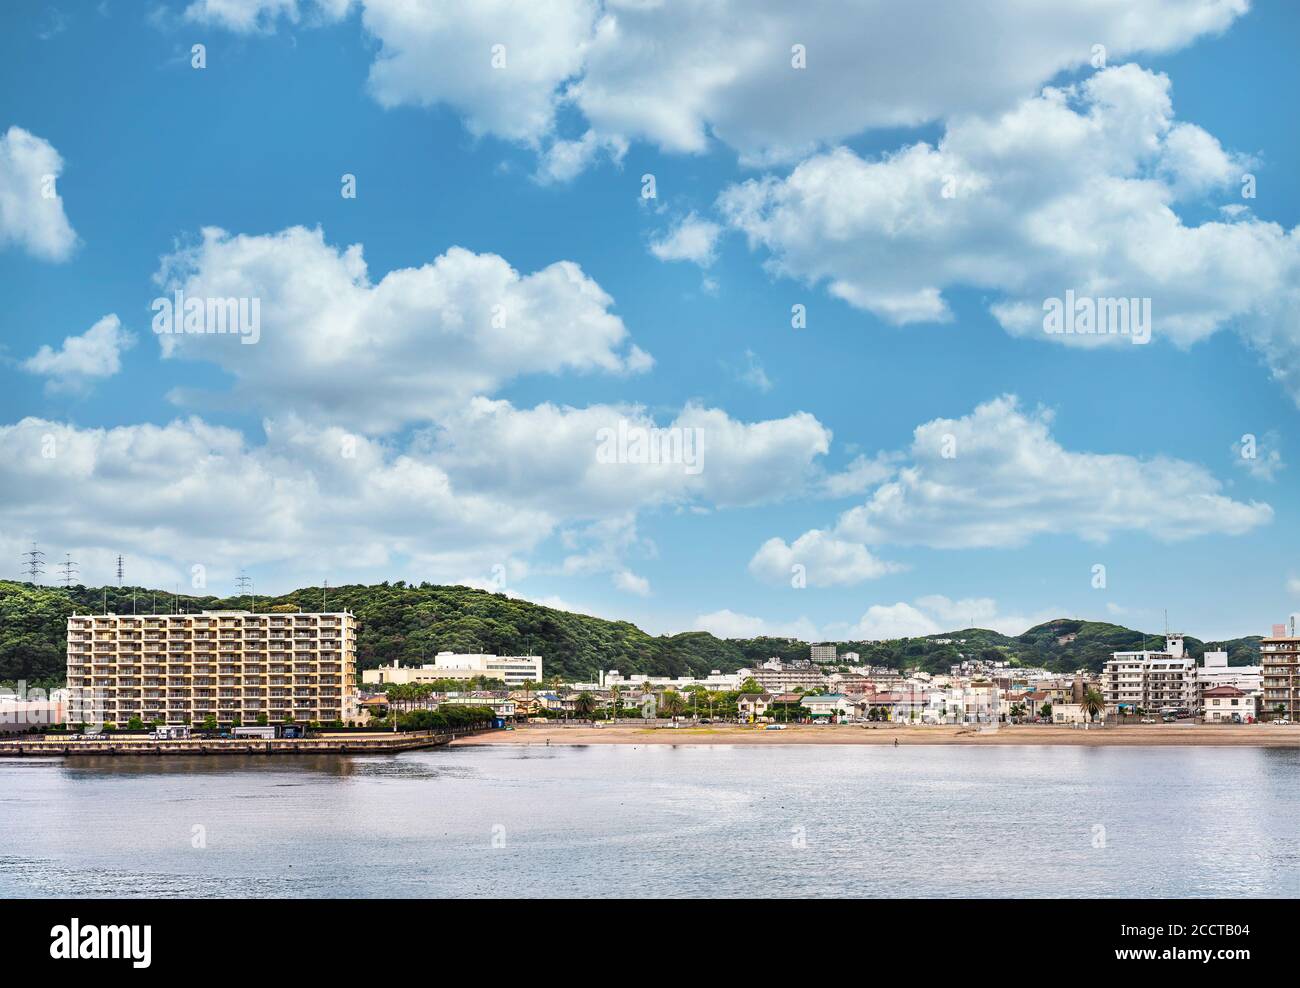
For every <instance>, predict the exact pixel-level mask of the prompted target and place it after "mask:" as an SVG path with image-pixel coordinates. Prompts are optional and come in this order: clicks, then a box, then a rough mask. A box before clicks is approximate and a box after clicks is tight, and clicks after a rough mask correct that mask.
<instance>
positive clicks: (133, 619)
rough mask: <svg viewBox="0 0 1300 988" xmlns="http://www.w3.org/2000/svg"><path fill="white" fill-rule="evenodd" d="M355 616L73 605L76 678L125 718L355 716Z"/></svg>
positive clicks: (73, 683)
mask: <svg viewBox="0 0 1300 988" xmlns="http://www.w3.org/2000/svg"><path fill="white" fill-rule="evenodd" d="M356 665H357V620H356V618H355V617H354V616H353V615H352V614H351V613H349V612H346V611H344V612H339V613H331V614H274V613H273V614H251V613H249V612H248V611H203V612H202V613H201V614H142V615H135V614H94V615H84V614H74V615H73V616H72V617H70V618H68V687H69V688H70V689H74V690H81V691H93V693H94V696H95V698H96V700H97V702H98V703H99V705H100V706H101V707H102V713H103V718H102V719H103V720H104V721H106V722H111V723H117V724H125V723H127V722H128V721H129V720H130V719H131V718H132V717H139V718H140V719H141V720H142V721H144V722H145V723H146V724H148V723H151V722H153V721H155V720H161V721H164V722H165V723H167V724H201V723H202V722H203V721H204V720H206V719H207V718H208V716H209V715H211V716H213V717H215V718H216V719H217V721H218V722H219V723H221V724H230V723H233V722H234V720H235V719H236V718H238V719H239V720H240V721H241V722H242V723H244V724H255V723H257V722H258V719H259V718H260V717H261V716H263V715H265V717H266V719H267V721H268V722H269V723H271V724H278V723H285V722H287V721H289V720H291V719H292V720H293V721H297V722H299V723H310V722H312V721H316V722H318V723H322V724H323V723H329V722H331V721H336V720H341V721H344V722H347V721H349V720H352V719H354V718H355V717H356V716H357V702H356V701H357V692H356Z"/></svg>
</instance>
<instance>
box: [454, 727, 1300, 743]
mask: <svg viewBox="0 0 1300 988" xmlns="http://www.w3.org/2000/svg"><path fill="white" fill-rule="evenodd" d="M895 740H897V741H898V744H899V746H900V747H901V746H903V745H977V746H978V745H984V746H994V747H996V746H1000V745H1045V746H1061V745H1073V746H1077V747H1088V748H1094V747H1108V746H1181V747H1226V748H1300V725H1289V726H1284V727H1274V726H1271V725H1269V724H1186V725H1184V724H1143V725H1140V726H1139V725H1125V726H1112V727H1091V728H1087V729H1084V728H1074V727H1066V726H1059V727H1058V726H1054V725H1037V724H1021V725H999V726H998V727H997V729H996V730H983V731H981V730H980V729H979V728H978V727H975V726H969V727H959V726H956V725H939V726H931V727H907V726H902V725H899V726H897V727H895V726H885V725H878V726H875V727H867V726H864V725H860V724H844V725H815V726H814V725H803V724H800V725H792V726H789V727H787V728H786V729H785V730H783V731H768V730H765V729H764V727H763V726H762V725H758V726H753V727H751V726H742V725H732V724H728V725H714V726H710V727H678V728H669V727H650V728H647V727H641V726H640V725H636V724H620V725H618V726H615V727H603V728H600V727H590V726H583V727H552V726H549V725H548V726H534V725H527V726H520V727H516V728H515V729H514V730H513V731H492V732H489V733H486V734H479V735H476V736H474V737H467V738H457V739H456V740H455V741H453V742H452V743H451V747H455V748H460V747H471V746H481V745H515V746H521V747H522V746H533V745H542V746H543V747H545V746H546V745H548V744H549V745H550V746H551V747H557V746H570V747H575V746H586V745H639V744H656V745H663V744H668V745H715V744H730V745H765V744H784V745H827V744H831V745H836V744H837V745H889V746H892V745H893V744H894V741H895Z"/></svg>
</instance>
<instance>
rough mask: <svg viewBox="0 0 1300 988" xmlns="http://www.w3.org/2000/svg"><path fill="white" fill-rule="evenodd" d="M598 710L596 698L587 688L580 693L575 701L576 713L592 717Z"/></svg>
mask: <svg viewBox="0 0 1300 988" xmlns="http://www.w3.org/2000/svg"><path fill="white" fill-rule="evenodd" d="M595 712H596V698H595V697H594V696H592V695H591V694H590V693H589V692H587V691H586V690H583V691H582V692H581V693H579V694H578V699H577V700H575V701H574V713H577V714H579V715H581V716H583V717H588V718H590V717H591V715H592V714H594V713H595Z"/></svg>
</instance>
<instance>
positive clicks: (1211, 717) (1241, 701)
mask: <svg viewBox="0 0 1300 988" xmlns="http://www.w3.org/2000/svg"><path fill="white" fill-rule="evenodd" d="M1201 700H1202V702H1203V703H1204V706H1203V707H1201V717H1202V719H1204V721H1205V722H1206V723H1207V724H1253V723H1254V722H1255V721H1256V720H1257V719H1258V718H1259V711H1258V710H1257V709H1256V697H1255V696H1254V695H1253V694H1251V693H1247V692H1246V691H1245V690H1239V689H1237V687H1235V686H1213V687H1211V688H1210V689H1208V690H1205V691H1204V692H1203V693H1202V694H1201Z"/></svg>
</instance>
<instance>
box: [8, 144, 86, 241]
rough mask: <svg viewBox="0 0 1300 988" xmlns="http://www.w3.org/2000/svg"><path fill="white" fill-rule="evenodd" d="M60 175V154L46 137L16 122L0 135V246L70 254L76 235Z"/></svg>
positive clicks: (61, 167)
mask: <svg viewBox="0 0 1300 988" xmlns="http://www.w3.org/2000/svg"><path fill="white" fill-rule="evenodd" d="M61 174H63V158H62V156H60V154H59V152H58V151H56V150H55V149H54V145H52V144H50V142H49V141H46V140H44V139H42V138H40V137H37V136H36V135H35V134H31V133H28V132H27V131H25V130H23V129H22V128H21V127H10V128H9V130H8V131H6V132H5V133H4V134H0V247H4V246H6V245H9V244H13V245H16V246H18V247H21V248H23V249H24V250H26V251H27V252H28V253H29V254H31V255H32V256H33V257H37V258H40V259H41V260H45V261H62V260H66V259H67V258H68V257H69V256H70V255H71V254H72V249H73V248H74V247H75V246H76V245H77V235H76V233H75V232H73V229H72V225H71V224H70V223H69V222H68V217H67V216H66V215H65V214H64V212H63V198H62V197H61V196H60V195H59V186H58V178H59V176H60V175H61Z"/></svg>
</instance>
